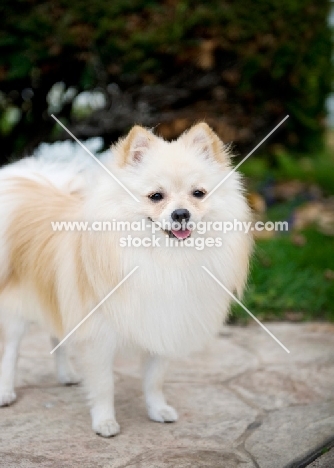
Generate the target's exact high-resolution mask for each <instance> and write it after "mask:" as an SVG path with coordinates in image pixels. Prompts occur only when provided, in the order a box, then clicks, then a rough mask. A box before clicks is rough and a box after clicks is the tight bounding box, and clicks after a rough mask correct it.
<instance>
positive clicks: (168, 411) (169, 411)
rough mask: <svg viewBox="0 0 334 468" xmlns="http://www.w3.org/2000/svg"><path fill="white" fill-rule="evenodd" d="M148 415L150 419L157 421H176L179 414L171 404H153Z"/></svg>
mask: <svg viewBox="0 0 334 468" xmlns="http://www.w3.org/2000/svg"><path fill="white" fill-rule="evenodd" d="M148 415H149V417H150V419H152V420H153V421H157V422H168V423H171V422H175V421H177V418H178V415H177V412H176V410H175V409H174V408H173V407H172V406H169V405H167V404H166V405H162V406H151V407H149V408H148Z"/></svg>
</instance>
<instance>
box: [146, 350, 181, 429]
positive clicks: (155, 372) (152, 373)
mask: <svg viewBox="0 0 334 468" xmlns="http://www.w3.org/2000/svg"><path fill="white" fill-rule="evenodd" d="M166 368H167V361H166V360H165V359H164V358H162V357H159V356H149V357H148V358H147V361H146V363H145V370H144V393H145V400H146V407H147V412H148V415H149V417H150V419H152V420H153V421H158V422H174V421H176V420H177V417H178V416H177V412H176V411H175V409H174V408H173V407H172V406H169V405H168V404H167V402H166V399H165V396H164V394H163V390H162V387H163V383H164V376H165V372H166Z"/></svg>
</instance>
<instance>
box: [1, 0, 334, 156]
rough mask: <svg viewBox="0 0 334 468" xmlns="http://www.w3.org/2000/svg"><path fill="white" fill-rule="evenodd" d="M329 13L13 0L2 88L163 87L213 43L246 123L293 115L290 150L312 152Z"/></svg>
mask: <svg viewBox="0 0 334 468" xmlns="http://www.w3.org/2000/svg"><path fill="white" fill-rule="evenodd" d="M329 7H330V1H329V0H324V1H322V2H318V1H316V0H270V1H268V0H255V1H253V2H251V3H250V2H249V1H248V0H238V1H232V0H209V1H206V2H204V1H198V0H191V1H190V0H179V1H178V0H163V1H160V0H112V1H106V0H94V1H92V2H87V1H86V0H72V1H71V2H68V1H65V0H52V1H51V0H16V1H15V2H13V1H10V0H3V1H2V2H1V6H0V15H1V18H2V27H1V28H0V79H1V81H2V84H3V86H4V89H5V90H7V91H9V90H11V89H22V88H23V87H28V86H32V87H38V86H42V85H43V83H44V82H45V81H47V82H48V83H49V82H50V80H52V78H54V79H56V78H57V79H63V80H64V81H65V82H66V81H70V80H71V79H72V78H71V73H70V72H71V71H72V72H73V79H75V80H77V83H75V84H76V85H78V86H79V88H81V89H87V88H91V87H93V86H95V85H105V84H107V82H109V80H116V81H117V77H118V76H120V75H121V74H128V75H130V76H132V77H135V79H137V80H139V81H140V80H141V79H142V78H143V77H144V76H145V74H150V76H151V79H152V80H153V81H154V80H155V81H159V80H163V79H164V78H165V77H170V76H171V75H173V74H174V73H176V72H177V70H180V69H182V68H183V67H188V66H192V65H194V63H196V61H197V59H196V57H197V56H198V50H199V48H200V46H201V44H202V43H203V41H206V40H212V41H214V44H215V59H216V62H215V63H216V68H217V69H219V70H221V71H222V72H224V71H226V70H233V72H234V76H235V80H234V82H233V83H231V82H229V81H228V80H225V78H222V84H223V85H224V86H225V87H230V89H231V96H232V98H233V100H235V102H236V103H238V104H241V105H242V106H243V107H244V110H245V114H246V115H248V116H249V118H254V117H256V116H259V115H261V116H262V115H263V117H264V118H265V119H266V118H267V119H268V120H272V121H274V120H275V119H276V118H278V117H279V116H281V115H283V114H284V113H287V112H288V113H290V114H291V118H290V119H289V121H288V122H287V125H288V128H289V130H290V131H289V133H286V135H285V136H286V141H285V143H286V144H289V145H290V146H294V147H296V148H299V149H305V150H308V151H309V150H312V149H313V148H314V147H315V146H318V145H319V142H320V141H321V134H322V122H323V117H324V103H325V98H326V96H327V95H328V93H329V91H330V89H331V83H332V77H333V73H332V64H331V45H332V44H331V42H332V38H331V32H330V29H329V26H328V14H329ZM74 72H75V73H74ZM222 76H223V73H222ZM67 84H73V83H67Z"/></svg>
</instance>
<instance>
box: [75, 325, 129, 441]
mask: <svg viewBox="0 0 334 468" xmlns="http://www.w3.org/2000/svg"><path fill="white" fill-rule="evenodd" d="M101 335H102V334H99V335H98V336H97V337H95V339H92V340H89V341H84V342H82V343H81V344H80V349H81V350H82V353H81V358H82V360H81V363H82V369H83V379H84V384H85V387H86V390H87V394H88V399H89V402H90V407H91V410H90V412H91V416H92V427H93V430H94V431H95V432H96V433H97V434H99V435H101V436H103V437H111V436H114V435H116V434H118V433H119V431H120V428H119V425H118V423H117V421H116V418H115V409H114V376H113V358H114V353H115V341H114V340H113V337H112V336H107V335H106V336H101Z"/></svg>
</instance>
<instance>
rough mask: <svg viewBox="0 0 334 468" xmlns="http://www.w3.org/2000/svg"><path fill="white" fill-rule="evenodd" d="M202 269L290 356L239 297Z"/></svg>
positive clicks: (204, 268)
mask: <svg viewBox="0 0 334 468" xmlns="http://www.w3.org/2000/svg"><path fill="white" fill-rule="evenodd" d="M202 268H203V270H204V271H206V272H207V274H208V275H210V276H211V278H213V279H214V280H215V281H216V283H218V284H219V286H220V287H222V288H223V289H224V290H225V291H226V292H227V294H229V295H230V296H231V297H232V298H233V299H234V300H235V301H236V302H237V304H239V306H241V307H242V308H243V309H244V310H245V311H246V312H247V313H248V314H249V315H250V316H251V317H252V318H253V319H254V320H255V322H256V323H258V324H259V325H260V327H262V328H263V330H265V331H266V332H267V333H268V335H270V336H271V337H272V339H273V340H275V341H276V343H278V344H279V345H280V346H281V347H282V348H283V349H284V351H286V352H287V353H289V354H290V351H289V350H288V348H286V347H285V346H284V344H283V343H281V342H280V340H279V339H278V338H276V336H275V335H273V333H271V331H270V330H268V328H267V327H265V326H264V325H263V323H261V322H260V320H259V319H257V318H256V317H255V315H253V314H252V312H250V311H249V310H248V309H247V307H245V306H244V305H243V304H242V302H240V301H239V299H238V298H237V297H235V295H234V294H232V293H231V291H229V290H228V289H227V288H226V287H225V286H224V285H223V284H222V283H221V282H220V281H219V280H218V279H217V278H216V277H215V276H214V275H213V274H212V273H211V271H209V270H208V269H207V268H206V267H205V266H202Z"/></svg>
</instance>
